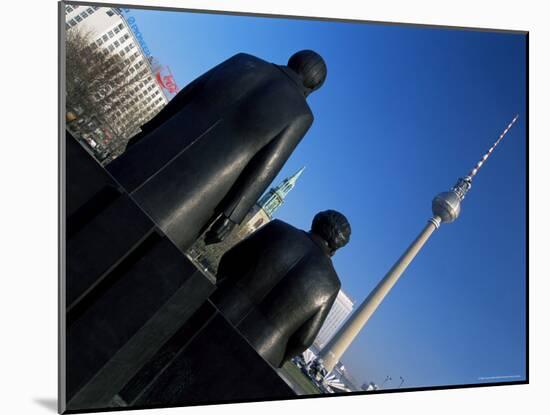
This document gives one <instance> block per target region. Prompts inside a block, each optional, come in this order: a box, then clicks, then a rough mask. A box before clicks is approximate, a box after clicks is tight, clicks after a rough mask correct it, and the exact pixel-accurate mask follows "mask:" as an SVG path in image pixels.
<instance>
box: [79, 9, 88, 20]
mask: <svg viewBox="0 0 550 415" xmlns="http://www.w3.org/2000/svg"><path fill="white" fill-rule="evenodd" d="M80 15H81V16H82V18H83V19H85V18H86V17H88V13H86V11H83V12H82V13H80Z"/></svg>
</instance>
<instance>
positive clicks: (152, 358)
mask: <svg viewBox="0 0 550 415" xmlns="http://www.w3.org/2000/svg"><path fill="white" fill-rule="evenodd" d="M66 148H67V170H66V197H67V201H66V212H67V227H66V228H67V234H66V257H67V261H66V304H67V310H66V323H67V324H66V325H67V331H66V339H65V348H66V396H67V402H66V406H65V408H66V409H67V412H71V411H83V410H88V409H90V410H91V409H106V408H112V407H120V406H124V407H126V406H127V407H129V408H138V407H156V406H177V405H190V404H197V403H205V404H206V403H213V402H228V401H247V400H261V399H273V398H285V397H289V396H292V395H294V393H293V392H292V390H291V389H290V388H289V387H288V386H287V385H286V383H285V382H284V381H283V380H281V378H280V377H279V376H278V375H277V373H276V371H275V370H274V369H273V368H272V367H271V366H270V365H269V364H268V363H266V362H265V361H264V360H263V359H262V358H261V357H260V356H259V355H258V354H257V353H256V352H255V351H254V349H253V348H252V347H251V346H250V345H249V344H248V343H247V342H246V340H245V339H244V338H242V337H241V336H240V334H239V333H238V332H237V331H236V330H235V329H234V328H233V327H232V326H231V324H229V323H228V322H227V321H226V320H225V319H224V318H223V316H221V315H220V314H219V312H218V311H217V309H216V308H215V307H214V306H213V305H212V304H211V303H210V302H209V301H208V300H207V299H208V297H209V296H210V294H211V293H212V292H213V291H214V290H215V284H214V281H213V280H212V278H211V277H209V276H208V275H206V274H204V273H203V272H201V271H200V270H199V269H198V268H197V267H196V266H195V265H194V264H193V263H192V262H191V261H190V260H189V259H188V258H187V256H186V255H185V254H184V253H183V252H181V251H180V250H179V249H178V248H177V247H176V246H175V245H174V244H173V243H172V242H171V241H170V239H168V238H167V237H166V236H165V235H164V234H163V233H162V232H161V231H160V230H159V229H158V227H157V226H156V224H155V223H154V222H153V221H152V220H151V219H150V218H149V217H148V216H147V215H146V214H145V213H144V212H143V210H142V209H141V207H140V206H139V205H138V204H136V203H135V201H134V200H133V199H132V198H131V197H130V196H129V195H128V193H127V192H126V190H125V189H124V188H123V187H122V186H120V185H119V184H118V183H117V182H116V181H115V180H114V179H113V178H112V177H111V176H110V175H109V174H108V173H107V172H106V171H105V170H104V169H103V168H102V167H101V165H100V164H99V163H97V162H96V161H95V160H94V159H93V158H92V156H91V155H90V154H88V153H87V152H86V151H85V150H84V149H83V148H82V146H81V145H80V144H79V143H78V142H77V141H76V140H74V139H73V138H72V137H71V136H70V135H69V134H67V147H66Z"/></svg>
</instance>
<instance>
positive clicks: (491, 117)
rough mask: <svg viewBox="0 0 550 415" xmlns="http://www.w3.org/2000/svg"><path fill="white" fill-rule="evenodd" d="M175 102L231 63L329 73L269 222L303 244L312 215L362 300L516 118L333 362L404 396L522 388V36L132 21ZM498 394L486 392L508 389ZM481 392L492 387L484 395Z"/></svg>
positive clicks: (140, 17)
mask: <svg viewBox="0 0 550 415" xmlns="http://www.w3.org/2000/svg"><path fill="white" fill-rule="evenodd" d="M131 14H132V15H133V16H134V17H135V18H136V22H137V23H138V25H139V28H140V31H141V32H142V34H143V36H144V38H145V40H146V42H147V44H148V47H149V49H150V50H151V52H152V53H153V55H155V56H156V57H157V58H158V59H159V60H160V61H161V62H162V63H164V64H167V65H169V66H170V68H171V70H172V72H173V74H174V76H175V79H176V81H177V82H178V84H179V85H180V87H183V86H185V84H187V83H188V82H190V81H192V80H193V79H194V78H195V77H197V76H199V75H200V74H202V73H203V72H204V71H206V70H208V69H209V68H211V67H212V66H214V65H216V64H218V63H219V62H221V61H223V60H225V59H227V58H229V57H230V56H232V55H234V54H236V53H238V52H247V53H251V54H254V55H257V56H259V57H261V58H263V59H265V60H268V61H271V62H276V63H280V64H284V63H286V62H287V60H288V57H289V56H290V55H291V54H292V53H294V52H296V51H298V50H301V49H306V48H307V49H313V50H315V51H317V52H318V53H320V54H321V55H322V56H323V57H324V59H325V60H326V63H327V66H328V76H327V80H326V83H325V85H324V86H323V87H322V88H321V89H320V90H318V91H316V92H315V93H313V94H312V95H311V96H310V97H309V98H308V101H309V103H310V106H311V108H312V110H313V113H314V114H315V122H314V124H313V126H312V128H311V129H310V131H309V132H308V133H307V135H306V137H305V138H304V139H303V141H302V142H301V143H300V145H299V147H298V148H297V150H296V151H295V152H294V154H293V155H292V157H291V158H290V159H289V160H288V162H287V163H286V165H285V166H284V168H283V170H282V171H281V173H280V175H279V176H278V177H277V179H276V180H275V182H279V181H280V180H282V179H283V178H284V177H286V176H289V175H290V174H292V173H293V172H295V171H296V170H298V169H299V168H300V167H301V166H302V165H305V166H307V169H306V171H305V172H304V174H303V175H302V177H301V178H300V180H299V182H298V184H297V186H296V188H295V189H294V190H293V191H292V193H291V194H290V195H289V197H288V199H287V202H286V204H285V205H284V206H283V207H282V208H281V209H280V210H279V211H278V212H277V216H278V217H279V218H280V219H283V220H285V221H287V222H289V223H291V224H293V225H296V226H298V227H301V228H303V229H309V224H310V221H311V218H312V217H313V215H314V214H315V213H316V212H318V211H320V210H325V209H329V208H330V209H337V210H340V211H341V212H343V213H344V214H346V216H347V217H348V218H349V220H350V222H351V224H352V229H353V233H352V239H351V242H350V243H349V245H348V246H346V247H345V248H343V249H342V250H341V251H339V252H338V253H337V255H336V256H335V258H334V263H335V267H336V270H337V272H338V274H339V276H340V279H341V280H342V284H343V287H344V289H345V290H346V291H347V292H348V293H349V294H350V295H351V296H352V298H353V299H355V300H356V301H357V302H359V301H361V300H362V299H363V298H364V297H365V296H366V295H367V294H368V293H369V292H370V291H371V289H372V288H373V287H374V286H375V285H376V283H377V282H378V281H379V280H380V279H381V278H382V277H383V275H384V274H385V273H386V271H387V270H388V269H389V268H390V267H391V265H392V264H393V262H394V261H395V260H396V259H397V258H398V257H399V256H400V255H401V253H402V252H403V250H404V249H405V248H406V247H407V245H408V244H409V243H410V242H411V241H412V240H413V239H414V237H415V236H416V234H417V233H418V232H419V231H420V230H421V228H422V227H423V226H424V224H425V223H426V220H427V219H428V218H429V217H430V213H431V209H430V204H431V199H432V197H433V196H434V195H435V194H436V193H438V192H440V191H444V190H447V189H448V188H450V187H451V186H452V185H453V184H454V183H455V181H456V179H457V178H458V177H459V176H462V175H465V174H466V173H467V172H468V171H469V170H470V168H471V167H472V166H473V165H474V164H475V163H476V162H477V161H478V159H479V158H480V156H481V155H482V154H483V153H484V152H485V151H486V150H487V149H488V148H489V147H490V145H491V144H492V143H493V141H494V140H495V139H496V138H497V137H498V135H499V134H500V132H501V131H502V130H503V129H504V128H505V127H506V125H507V124H508V123H509V122H510V120H511V119H512V118H513V117H514V115H515V114H516V113H518V114H519V116H520V118H519V120H518V122H517V123H516V125H515V126H514V127H513V129H512V130H511V131H510V133H509V134H508V135H507V136H506V138H505V139H504V140H503V141H502V143H501V145H500V146H499V147H498V148H497V150H496V151H495V152H494V153H493V156H492V157H491V158H490V159H489V161H488V162H487V163H486V164H485V166H484V167H483V169H482V170H481V172H480V173H479V175H478V176H477V177H476V178H475V180H474V184H473V188H472V190H471V191H470V193H469V194H468V197H467V199H466V200H465V202H464V203H463V211H462V214H461V216H460V218H459V219H458V220H457V221H456V222H455V223H453V224H450V225H443V226H442V227H441V228H440V229H439V230H438V231H437V232H436V233H435V234H434V235H433V237H432V238H431V240H430V241H429V242H428V243H427V245H426V246H425V247H424V249H423V250H422V251H421V253H420V254H419V256H418V257H417V258H416V259H415V261H414V262H413V263H412V265H411V266H410V267H409V269H408V270H407V271H406V273H405V274H404V276H403V277H402V279H401V280H400V281H399V283H398V284H397V285H396V286H395V287H394V289H393V291H392V292H391V294H390V295H389V296H388V297H387V298H386V300H385V301H384V302H383V303H382V305H381V306H380V307H379V309H378V310H377V312H376V313H375V315H374V316H373V317H372V318H371V320H370V321H369V323H368V324H367V326H366V328H365V329H364V330H363V332H362V333H361V334H360V335H359V337H358V338H357V339H356V341H355V342H354V343H353V345H352V347H351V348H350V349H349V350H348V352H347V353H346V354H345V356H344V358H343V361H344V363H345V364H346V367H347V368H348V369H349V370H350V371H351V373H352V375H353V376H354V378H355V379H356V380H357V381H358V382H359V384H360V383H361V382H363V381H374V382H377V383H381V382H382V381H383V379H384V378H385V377H386V375H390V376H392V377H393V379H394V381H393V382H389V383H387V384H386V386H389V387H392V386H397V385H398V384H399V376H403V377H404V378H405V384H404V387H406V386H409V387H415V386H438V385H454V384H471V383H483V382H487V380H480V377H493V376H517V377H515V378H507V379H508V380H522V379H524V378H525V373H526V368H525V264H526V249H525V232H526V228H525V219H526V209H525V207H526V206H525V200H526V186H525V183H526V174H525V171H526V152H525V149H526V132H525V126H526V108H525V100H526V99H525V98H526V95H525V94H526V89H525V77H526V73H525V70H526V68H525V61H526V59H525V52H526V51H525V41H526V39H525V36H523V35H520V34H504V33H489V32H475V31H459V30H448V29H428V28H413V27H401V26H384V25H375V24H360V23H337V22H315V21H300V20H287V19H275V18H271V19H268V18H257V17H237V16H224V15H200V14H192V13H182V12H166V11H150V10H132V11H131ZM507 379H498V380H507ZM493 381H494V380H493Z"/></svg>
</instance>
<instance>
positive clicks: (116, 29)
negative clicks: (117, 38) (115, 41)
mask: <svg viewBox="0 0 550 415" xmlns="http://www.w3.org/2000/svg"><path fill="white" fill-rule="evenodd" d="M118 32H120V29H119V28H118V26H117V27H115V34H117V33H118Z"/></svg>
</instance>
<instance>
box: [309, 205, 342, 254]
mask: <svg viewBox="0 0 550 415" xmlns="http://www.w3.org/2000/svg"><path fill="white" fill-rule="evenodd" d="M311 233H313V234H315V235H317V236H319V237H320V238H321V239H323V241H325V242H326V245H327V247H328V249H329V253H330V255H331V256H332V255H334V253H335V252H336V250H337V249H339V248H341V247H343V246H344V245H346V244H347V243H348V242H349V238H350V235H351V226H350V224H349V222H348V220H347V218H346V217H345V216H344V215H342V214H341V213H340V212H337V211H335V210H324V211H322V212H319V213H317V214H316V215H315V217H314V218H313V222H312V223H311Z"/></svg>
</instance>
